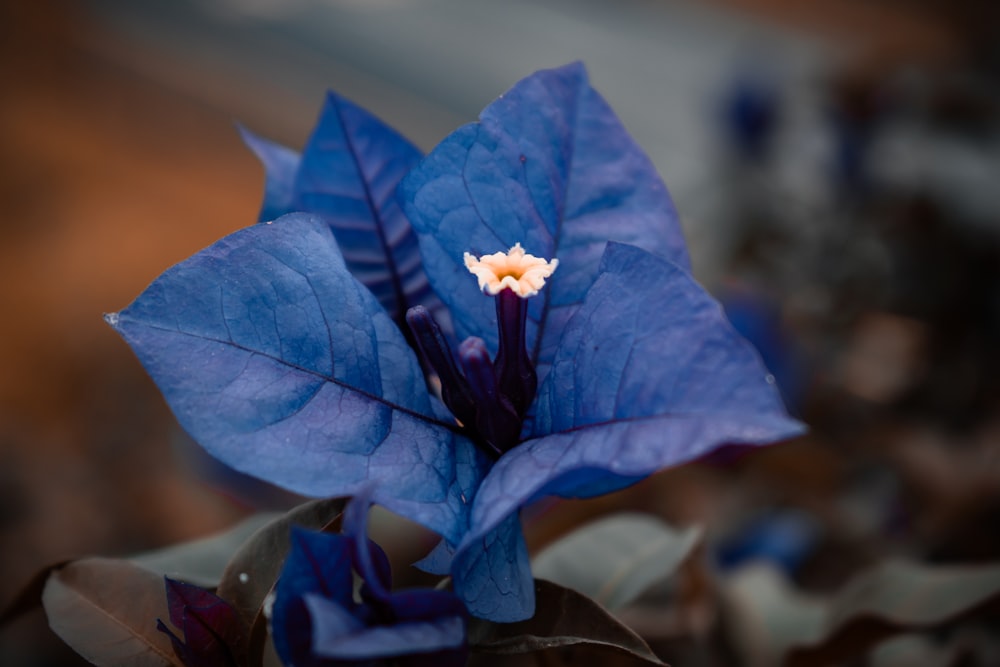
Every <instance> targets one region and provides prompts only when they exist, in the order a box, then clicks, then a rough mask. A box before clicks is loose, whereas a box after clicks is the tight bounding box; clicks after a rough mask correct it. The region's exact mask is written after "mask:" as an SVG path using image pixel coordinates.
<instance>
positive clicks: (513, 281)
mask: <svg viewBox="0 0 1000 667" xmlns="http://www.w3.org/2000/svg"><path fill="white" fill-rule="evenodd" d="M463 259H464V261H465V268H467V269H468V270H469V272H470V273H472V274H473V275H474V276H476V278H478V279H479V289H481V290H483V291H485V292H486V293H487V294H491V295H493V296H496V295H497V294H499V293H500V291H501V290H504V289H509V290H510V291H511V292H513V293H514V294H516V295H518V296H519V297H521V298H522V299H526V298H528V297H529V296H535V295H536V294H538V290H540V289H542V287H543V286H544V285H545V279H546V278H548V277H549V276H551V275H552V272H553V271H555V270H556V267H557V266H559V260H558V259H553V260H552V261H546V260H545V259H543V258H541V257H535V256H534V255H529V254H527V253H526V252H525V251H524V248H522V247H521V244H520V243H515V244H514V246H513V247H512V248H511V249H510V250H508V251H507V252H495V253H493V254H492V255H483V256H482V257H480V258H479V259H476V257H475V255H473V254H471V253H468V252H467V253H465V254H464V255H463Z"/></svg>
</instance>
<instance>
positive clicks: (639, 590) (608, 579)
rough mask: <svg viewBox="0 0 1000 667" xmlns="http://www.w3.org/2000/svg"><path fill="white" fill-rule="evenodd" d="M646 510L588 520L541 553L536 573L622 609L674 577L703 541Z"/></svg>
mask: <svg viewBox="0 0 1000 667" xmlns="http://www.w3.org/2000/svg"><path fill="white" fill-rule="evenodd" d="M701 533H702V531H701V528H699V527H697V526H692V527H689V528H685V529H682V530H676V529H674V528H672V527H671V526H669V525H668V524H666V523H664V522H663V521H660V520H659V519H657V518H656V517H653V516H650V515H648V514H638V513H621V514H615V515H612V516H609V517H606V518H603V519H600V520H598V521H594V522H592V523H589V524H587V525H586V526H584V527H582V528H580V529H579V530H576V531H574V532H572V533H570V534H569V535H567V536H566V537H564V538H562V539H561V540H559V541H558V542H556V543H555V544H552V545H551V546H549V547H548V548H546V549H545V550H543V551H542V552H541V553H539V554H538V555H537V556H536V557H535V559H534V561H533V562H532V566H531V567H532V571H533V572H534V574H535V576H537V577H538V578H540V579H548V580H549V581H552V582H555V583H557V584H560V585H561V586H566V587H567V588H572V589H573V590H575V591H578V592H580V593H583V594H584V595H586V596H588V597H590V598H592V599H593V600H595V601H597V602H599V603H600V604H602V605H604V606H605V607H606V608H607V609H611V610H615V609H620V608H622V607H624V606H626V605H628V604H629V603H630V602H633V601H634V600H635V599H636V598H638V597H639V596H640V595H642V594H643V593H644V592H645V591H647V590H649V588H650V587H651V586H653V585H654V584H656V583H658V582H660V581H663V580H664V579H666V578H667V577H669V576H670V575H672V574H673V573H674V572H675V571H676V570H677V568H678V567H679V566H680V565H681V564H683V563H684V561H685V560H686V559H687V558H688V556H690V555H691V552H692V550H693V549H694V548H695V546H697V545H698V543H699V542H700V540H701Z"/></svg>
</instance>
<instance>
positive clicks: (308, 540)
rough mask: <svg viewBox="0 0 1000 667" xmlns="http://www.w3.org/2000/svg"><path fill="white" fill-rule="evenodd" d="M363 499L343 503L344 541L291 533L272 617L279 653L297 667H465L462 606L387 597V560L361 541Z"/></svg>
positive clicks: (420, 593) (444, 600)
mask: <svg viewBox="0 0 1000 667" xmlns="http://www.w3.org/2000/svg"><path fill="white" fill-rule="evenodd" d="M369 500H370V498H369V497H368V495H367V493H366V492H362V496H358V497H355V498H354V499H353V500H352V501H351V502H350V503H349V504H348V506H347V509H346V510H345V511H344V522H343V525H344V532H343V534H342V535H333V534H329V533H319V532H314V531H307V530H304V529H301V528H294V529H293V531H292V548H291V551H290V553H289V555H288V559H287V560H286V561H285V565H284V568H283V569H282V571H281V576H280V578H279V579H278V586H277V589H276V593H275V599H274V604H273V606H272V611H271V628H272V632H273V636H274V646H275V649H276V650H277V652H278V655H280V656H281V658H282V660H283V661H284V662H285V664H287V665H302V666H308V665H316V666H320V665H327V664H331V665H332V664H336V665H350V664H363V665H372V664H381V662H382V661H385V664H393V665H413V666H414V667H415V666H417V665H434V666H437V665H464V664H465V659H466V657H467V654H468V651H467V648H466V624H467V616H466V610H465V606H464V605H463V604H462V602H461V600H459V599H458V598H457V597H456V596H455V595H454V594H452V593H450V592H448V591H437V590H430V589H417V590H410V591H400V592H397V593H393V592H391V591H390V588H391V583H392V576H391V573H390V570H389V561H388V559H387V558H386V556H385V553H384V552H383V551H382V549H380V548H379V547H378V545H376V544H375V543H374V542H371V541H370V540H369V539H368V537H367V530H366V528H365V527H366V523H367V514H368V506H369ZM354 573H356V574H357V575H358V576H359V577H360V579H361V582H362V585H361V587H360V590H359V592H358V595H357V598H356V597H355V594H354Z"/></svg>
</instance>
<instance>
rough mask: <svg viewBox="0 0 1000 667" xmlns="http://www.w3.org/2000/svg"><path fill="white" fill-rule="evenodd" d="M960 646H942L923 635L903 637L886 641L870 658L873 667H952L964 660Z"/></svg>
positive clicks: (869, 661) (869, 662)
mask: <svg viewBox="0 0 1000 667" xmlns="http://www.w3.org/2000/svg"><path fill="white" fill-rule="evenodd" d="M965 653H966V652H965V651H964V650H963V649H962V647H960V646H955V645H951V646H941V645H939V644H937V643H936V642H934V641H932V640H930V639H929V638H927V637H924V636H922V635H901V636H899V637H895V638H893V639H890V640H888V641H884V642H882V643H881V644H879V645H878V646H876V647H875V650H873V651H872V652H871V654H870V655H869V656H868V664H869V665H870V666H871V667H911V665H920V667H952V666H953V665H957V664H959V661H960V660H962V659H964V658H965V657H966V656H965Z"/></svg>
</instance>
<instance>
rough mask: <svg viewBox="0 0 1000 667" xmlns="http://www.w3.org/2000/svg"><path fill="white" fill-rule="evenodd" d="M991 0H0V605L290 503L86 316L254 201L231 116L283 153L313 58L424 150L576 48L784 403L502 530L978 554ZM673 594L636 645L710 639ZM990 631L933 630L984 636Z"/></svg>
mask: <svg viewBox="0 0 1000 667" xmlns="http://www.w3.org/2000/svg"><path fill="white" fill-rule="evenodd" d="M997 7H998V6H997V5H996V4H995V3H989V2H980V1H978V0H949V1H947V2H945V1H944V0H920V1H917V0H912V1H906V0H881V1H879V2H870V1H864V0H812V1H810V2H794V1H793V0H703V1H701V2H695V1H694V0H690V1H687V2H672V1H668V0H616V1H615V2H610V1H607V0H548V1H545V2H528V1H527V0H510V1H508V2H504V3H499V2H478V1H473V2H470V1H468V0H426V1H423V2H415V1H414V2H406V1H405V0H202V1H201V2H195V1H194V0H144V1H143V2H130V1H128V0H78V1H73V0H36V1H35V2H32V3H23V2H16V1H15V0H3V1H2V2H0V90H2V93H0V94H2V97H0V211H2V212H3V219H2V220H0V229H2V230H3V235H2V237H0V313H2V315H0V571H2V572H3V577H2V578H0V603H2V604H6V603H7V601H9V600H10V599H12V598H13V597H14V596H15V595H16V593H17V591H18V590H20V589H21V588H22V587H23V586H24V585H25V583H26V582H27V581H28V580H29V579H30V577H31V576H32V574H34V573H35V572H36V571H37V570H38V569H39V568H40V567H41V566H43V565H46V564H50V563H55V562H58V561H60V560H63V559H67V558H73V557H78V556H82V555H86V554H98V553H99V554H107V555H120V554H126V553H129V552H134V551H138V550H141V549H145V548H149V547H153V546H157V545H163V544H167V543H170V542H175V541H178V540H182V539H187V538H191V537H195V536H198V535H203V534H206V533H208V532H211V531H213V530H217V529H220V528H222V527H225V526H227V525H229V524H230V523H231V522H233V521H234V520H236V519H237V518H239V517H241V516H243V515H244V514H246V513H247V512H249V511H251V510H252V509H254V508H256V507H280V506H282V504H283V503H287V502H289V499H288V498H287V497H285V496H283V495H282V494H280V493H277V492H275V491H273V490H268V489H265V488H263V487H259V486H252V485H246V484H244V483H243V482H234V481H233V480H232V479H231V478H230V477H229V476H227V475H225V474H224V473H223V472H221V471H220V470H219V469H218V468H217V467H214V466H213V465H212V464H211V463H210V462H207V461H206V460H205V459H204V457H202V456H200V455H199V454H198V450H197V449H196V448H193V447H191V446H190V444H188V443H186V441H185V439H184V437H183V436H182V435H181V434H179V433H178V432H177V429H176V426H175V425H174V422H173V419H172V417H171V416H170V414H169V411H168V409H167V408H166V406H165V405H164V403H163V402H162V400H161V399H160V397H159V394H158V392H157V391H156V389H155V388H154V387H153V385H152V383H151V382H150V381H149V380H148V379H147V377H146V376H145V374H144V372H143V371H142V369H141V368H140V366H139V364H138V362H137V361H136V360H135V359H134V357H133V355H132V353H131V351H130V350H129V349H128V347H127V345H125V343H124V342H122V341H121V340H120V339H119V338H118V337H117V336H116V335H115V334H114V333H113V332H112V331H111V330H110V329H109V328H108V327H107V326H106V325H105V324H104V323H103V321H102V319H101V314H102V313H104V312H109V311H116V310H119V309H121V308H122V307H124V306H125V305H126V304H127V303H128V302H129V301H131V299H133V298H134V297H135V296H136V295H138V293H139V292H140V291H141V290H142V289H143V288H144V287H145V286H146V285H147V284H148V283H149V282H150V281H151V280H153V279H154V278H155V277H156V276H157V275H158V274H159V273H161V272H162V271H163V270H164V269H165V268H167V267H168V266H170V265H171V264H173V263H175V262H177V261H180V260H182V259H184V258H185V257H187V256H189V255H190V254H192V253H193V252H196V251H197V250H199V249H201V248H202V247H204V246H206V245H208V244H209V243H211V242H213V241H215V240H216V239H218V238H219V237H221V236H223V235H225V234H227V233H229V232H232V231H235V230H236V229H239V228H241V227H244V226H247V225H249V224H251V223H252V222H253V221H254V220H255V219H256V214H257V210H258V206H259V202H260V199H261V196H262V186H263V173H262V170H261V168H260V166H259V165H258V163H257V161H256V159H255V158H254V157H253V156H252V154H251V153H250V152H249V151H248V150H247V149H246V148H244V147H243V146H242V144H241V142H240V140H239V137H238V134H237V132H236V129H235V123H236V122H237V121H239V122H241V123H243V124H244V125H246V126H247V127H249V128H250V129H252V130H253V131H255V132H256V133H258V134H262V135H264V136H267V137H269V138H272V139H275V140H278V141H281V142H283V143H285V144H287V145H290V146H293V147H296V148H299V147H301V146H302V144H303V143H304V141H305V140H306V138H307V136H308V132H309V130H310V128H311V127H312V124H313V122H314V120H315V117H316V114H317V112H318V110H319V106H320V104H321V102H322V99H323V94H324V91H325V90H326V89H327V88H334V89H336V90H337V91H339V92H340V93H342V94H344V95H346V96H347V97H350V98H352V99H353V100H355V101H356V102H358V103H360V104H361V105H363V106H365V107H367V108H369V109H371V110H372V111H374V112H375V113H376V114H377V115H379V116H381V117H382V118H383V119H384V120H386V121H387V122H389V123H390V124H392V125H394V126H395V127H396V128H398V129H399V130H401V131H402V132H403V133H404V134H405V135H407V136H409V137H410V138H412V139H413V140H414V141H415V142H416V143H417V144H418V145H419V146H421V147H422V148H424V149H425V150H426V149H430V148H431V147H432V146H433V145H434V144H435V143H436V142H437V141H439V140H440V139H441V138H443V137H444V136H445V135H446V134H447V133H448V132H449V131H450V130H452V129H454V128H455V127H457V126H458V125H459V124H461V123H464V122H468V121H471V120H474V119H475V117H476V114H477V113H478V111H479V110H480V109H481V108H482V107H483V106H485V105H486V104H487V103H489V102H490V101H491V100H492V99H493V98H494V97H495V96H496V95H497V94H499V93H500V92H502V91H503V90H505V89H506V88H508V87H509V86H510V85H512V84H513V83H514V82H515V81H517V80H518V79H519V78H521V77H523V76H525V75H527V74H529V73H531V72H532V71H534V70H537V69H540V68H544V67H550V66H556V65H560V64H564V63H566V62H569V61H572V60H578V59H579V60H583V61H584V62H585V63H586V64H587V66H588V68H589V70H590V73H591V78H592V81H593V83H594V85H595V87H597V88H598V90H600V91H601V92H602V93H603V94H604V96H605V97H606V98H607V99H608V100H609V102H610V103H611V105H612V106H613V107H614V108H615V109H616V111H617V112H618V113H619V115H620V116H621V118H622V120H623V122H624V123H625V125H626V127H628V128H629V130H630V131H631V132H632V133H633V135H634V136H635V138H636V140H637V141H638V143H639V144H640V145H642V146H643V147H644V148H645V150H646V151H647V152H648V153H649V154H650V156H651V157H652V159H653V161H654V163H655V164H656V165H657V167H658V168H659V170H660V173H661V175H662V176H663V178H664V180H665V181H666V183H667V185H668V187H669V188H670V190H671V193H672V194H673V197H674V199H675V202H676V204H677V207H678V209H679V211H680V213H681V216H682V219H683V224H684V228H685V231H686V233H687V235H688V239H689V243H690V245H691V252H692V256H693V261H694V266H695V273H696V277H698V278H699V280H701V281H702V282H703V284H705V285H706V287H708V288H709V289H711V290H712V291H713V292H714V293H715V294H716V295H717V296H718V297H719V298H720V299H721V300H722V301H723V303H724V304H725V306H726V308H727V311H728V312H729V314H730V317H731V319H732V320H733V322H734V324H735V325H736V326H737V328H739V329H740V330H741V331H742V332H743V333H744V335H746V336H747V337H748V338H750V339H751V340H752V342H754V343H755V344H756V345H757V346H758V349H759V350H760V351H761V354H762V356H763V358H764V360H765V362H766V363H767V364H768V366H769V368H770V370H771V371H772V373H774V375H775V376H776V377H777V378H778V381H779V385H780V386H781V388H782V390H783V393H784V395H785V398H786V401H787V403H788V406H789V408H790V410H791V411H793V412H794V413H795V414H797V415H799V416H800V417H802V418H803V419H804V420H805V421H807V422H808V423H809V424H810V426H811V427H812V432H811V434H810V435H809V436H806V437H805V438H802V439H801V440H798V441H796V442H793V443H788V444H784V445H779V446H775V447H772V448H768V449H766V450H762V451H760V452H756V453H753V454H750V455H747V456H745V457H743V458H741V459H739V460H737V461H727V462H715V463H713V464H712V465H706V464H698V465H691V466H685V467H683V468H681V469H678V470H674V471H668V472H666V473H664V474H662V475H659V476H657V477H655V478H653V479H651V480H649V481H648V482H645V483H643V484H641V485H639V486H637V487H635V488H633V489H631V490H629V491H627V492H625V493H623V494H618V495H616V496H613V497H611V498H605V499H601V500H599V501H592V502H587V503H583V502H578V503H565V504H562V505H559V506H554V507H544V508H541V509H539V510H537V511H536V512H535V516H534V517H533V518H534V521H533V523H532V527H531V528H530V529H529V540H530V541H531V543H532V545H533V546H539V545H542V544H545V543H547V542H549V541H551V540H552V539H554V538H555V537H556V536H558V535H560V534H562V533H564V532H565V531H566V530H567V529H568V528H569V527H571V526H573V525H575V524H576V523H578V522H579V521H580V520H581V518H582V517H591V516H597V515H600V514H602V513H605V512H610V511H613V510H615V509H620V508H633V509H641V510H643V511H647V512H652V513H655V514H658V515H660V516H662V517H663V518H665V519H667V520H669V521H671V522H674V523H676V524H678V525H687V524H693V523H700V524H704V525H705V526H706V529H707V531H708V532H707V537H706V542H705V544H706V549H707V550H708V551H709V552H710V553H709V555H708V556H707V558H709V559H710V560H711V561H712V562H713V563H715V566H716V567H717V568H719V570H720V571H725V569H726V568H728V567H733V566H735V565H736V564H738V563H739V562H743V561H745V560H747V559H752V558H760V557H763V558H770V559H771V560H772V561H774V562H776V563H778V564H779V565H780V566H781V567H782V568H783V571H785V572H786V574H787V576H789V577H790V578H791V579H792V580H793V581H794V582H795V584H796V585H797V586H800V587H801V588H803V589H804V590H809V591H814V592H819V593H821V592H823V591H829V590H834V589H836V587H838V586H840V585H841V584H842V583H843V581H844V580H845V579H846V578H847V577H848V576H849V575H850V574H851V573H853V572H856V571H857V570H858V569H859V568H862V567H864V566H865V565H866V564H870V563H872V562H877V561H878V560H879V559H881V558H883V557H885V556H887V555H907V556H910V557H913V558H916V559H920V560H923V561H927V562H976V561H996V560H998V559H1000V532H998V531H997V529H996V526H997V523H998V520H1000V411H998V410H997V408H998V407H1000V392H998V388H1000V380H998V378H1000V347H998V344H997V343H998V341H1000V85H998V80H1000V15H998V14H1000V12H998V9H997ZM221 480H225V483H222V482H221ZM776 554H777V555H776ZM699 609H700V611H698V613H695V612H691V613H690V614H688V613H687V612H684V613H683V614H681V616H680V619H681V620H680V621H676V619H674V620H675V621H676V622H675V623H674V625H670V626H669V627H670V631H669V632H668V631H666V630H662V628H661V631H660V634H661V635H662V636H659V638H658V641H659V642H660V643H659V646H660V647H661V649H662V651H663V652H664V655H665V657H668V658H671V659H673V660H675V661H676V663H677V664H727V663H726V662H712V660H714V659H716V658H715V657H713V656H710V655H709V653H710V652H709V653H706V652H705V650H704V643H703V640H704V638H705V636H706V633H708V632H709V631H708V630H706V628H709V627H710V626H712V623H713V620H712V619H714V618H716V616H713V614H714V613H715V612H712V611H709V612H706V611H705V610H704V609H702V608H699ZM684 614H687V615H684ZM706 614H707V616H706ZM706 619H708V620H706ZM713 627H714V626H713ZM976 632H978V633H979V634H976ZM47 633H48V630H47V628H46V626H45V622H44V617H43V616H42V614H41V613H40V612H37V611H36V612H33V613H29V614H27V615H25V616H22V617H21V618H20V619H19V620H17V621H16V622H15V623H14V624H13V625H9V626H7V627H6V628H5V629H3V630H2V633H0V663H2V664H4V665H63V664H76V663H75V662H74V661H75V660H76V658H75V657H74V656H72V655H71V654H69V653H68V652H67V650H66V649H64V648H63V647H62V646H61V642H59V641H58V640H57V639H55V638H54V637H53V636H52V635H51V634H47ZM671 633H673V634H671ZM949 633H950V634H949ZM962 633H965V634H962ZM970 633H971V634H970ZM654 634H656V633H654ZM987 635H988V633H986V634H984V633H983V632H979V630H969V629H968V628H962V629H959V630H954V632H952V631H947V632H945V633H944V634H939V635H938V636H936V637H935V638H934V641H935V642H937V643H938V644H939V645H941V646H947V647H951V648H953V649H954V650H953V651H952V653H950V654H948V655H950V656H952V657H954V659H955V660H956V661H957V660H960V659H969V660H971V661H972V662H971V663H970V664H1000V657H998V655H1000V653H998V652H997V651H998V649H997V646H996V642H995V640H993V641H992V643H991V641H990V640H989V639H988V636H987ZM955 637H958V639H955ZM969 637H972V639H970V638H969ZM654 639H656V638H655V637H654ZM956 642H957V643H956ZM956 646H957V648H955V647H956ZM949 650H951V649H949ZM991 651H992V652H991ZM955 656H958V657H955ZM992 659H996V660H997V662H994V663H991V662H988V661H989V660H992ZM984 660H985V661H987V662H983V661H984ZM977 661H979V662H977ZM728 664H733V663H731V662H730V663H728ZM736 664H739V662H738V661H737V663H736ZM852 664H853V663H852ZM858 664H863V663H858ZM947 664H958V662H954V663H947Z"/></svg>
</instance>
